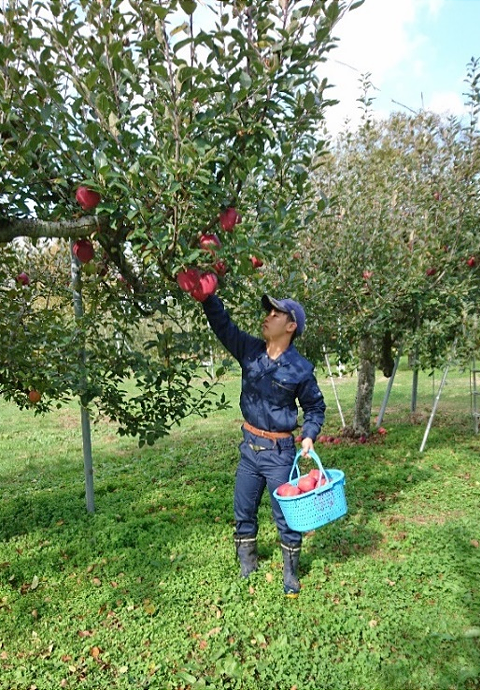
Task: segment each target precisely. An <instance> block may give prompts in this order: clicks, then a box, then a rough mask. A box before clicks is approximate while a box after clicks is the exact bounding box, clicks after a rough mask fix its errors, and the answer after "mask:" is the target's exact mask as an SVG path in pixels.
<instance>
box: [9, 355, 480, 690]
mask: <svg viewBox="0 0 480 690" xmlns="http://www.w3.org/2000/svg"><path fill="white" fill-rule="evenodd" d="M319 380H320V383H321V387H322V389H323V391H324V394H325V397H326V401H327V404H328V417H327V423H326V427H325V430H326V433H329V434H336V433H337V432H338V431H339V427H340V417H339V414H338V411H337V408H336V403H335V399H334V396H333V391H332V388H331V386H330V383H329V381H328V379H326V378H325V376H324V375H323V374H320V377H319ZM439 381H440V375H439V374H438V372H437V374H436V376H435V383H436V385H438V383H439ZM420 383H421V386H420V390H419V399H418V409H417V412H416V414H415V416H414V418H413V419H411V418H410V414H409V397H410V388H411V373H410V372H409V371H408V370H407V368H406V367H403V368H401V370H400V371H399V373H398V376H397V380H396V381H395V384H394V386H393V390H392V394H391V399H390V403H389V406H388V407H387V413H386V415H385V419H384V422H383V425H384V426H385V427H386V428H387V430H388V434H387V435H386V436H385V437H380V436H378V435H374V436H373V438H372V440H371V442H369V443H368V444H365V445H356V444H352V443H348V442H343V443H342V444H340V445H338V446H336V445H335V446H334V445H332V444H331V445H325V446H322V445H319V444H317V450H318V452H319V454H320V455H321V457H322V460H323V462H324V464H325V466H326V467H338V468H340V469H342V470H344V472H345V475H346V478H347V484H346V494H347V501H348V506H349V513H348V515H347V516H346V517H345V518H342V519H341V520H339V521H337V522H334V523H331V524H330V525H327V526H325V527H323V528H321V529H319V530H316V531H315V532H313V533H311V534H309V535H307V536H306V537H305V540H304V549H303V553H302V558H301V580H302V585H303V587H302V592H301V595H300V597H299V599H298V600H285V598H284V596H283V594H282V569H281V555H280V549H279V546H278V540H277V534H276V530H275V526H274V524H273V523H272V520H271V517H270V508H269V503H268V498H267V497H265V500H264V501H263V503H262V506H261V531H260V535H259V537H260V538H259V541H260V554H261V568H260V570H259V572H258V573H256V574H254V575H253V576H252V577H251V578H249V580H248V581H244V580H241V579H240V578H239V577H238V571H239V566H238V563H237V562H236V560H235V557H234V549H233V545H232V532H233V521H232V493H233V482H234V473H235V467H236V463H237V456H238V451H237V446H238V443H239V440H240V431H239V425H240V421H241V418H240V412H239V409H238V403H237V398H238V392H239V380H238V378H237V377H231V378H230V379H228V380H226V382H225V392H226V393H227V395H228V396H229V397H230V398H231V399H232V409H230V410H227V411H225V412H221V413H217V414H216V415H214V416H212V417H210V418H209V419H206V420H203V419H198V418H197V419H194V418H191V419H189V420H187V421H185V423H184V424H183V425H182V426H181V427H180V428H178V429H177V430H175V431H174V432H173V433H172V435H171V436H170V437H169V438H168V439H165V440H163V441H162V442H159V443H157V445H156V446H155V447H153V448H144V449H141V450H139V449H138V448H137V446H136V443H135V441H134V440H131V439H125V438H119V437H118V436H117V435H116V434H115V428H114V427H113V426H110V425H108V424H106V423H100V424H98V425H94V426H93V429H92V431H93V449H94V467H95V501H96V512H95V513H94V514H93V515H92V514H87V512H86V509H85V496H84V481H83V461H82V449H81V433H80V420H79V413H78V410H77V408H76V407H75V405H71V406H69V407H68V408H65V409H64V410H61V411H59V412H58V413H55V414H51V415H49V416H47V417H44V418H41V417H35V416H34V414H33V412H31V411H25V412H22V413H21V412H19V411H18V410H16V409H15V408H14V407H12V406H11V405H7V404H5V403H3V402H2V403H0V422H1V426H0V478H1V483H2V501H1V503H0V540H1V541H0V688H1V689H2V690H7V689H8V690H28V689H29V688H38V690H50V689H53V688H78V687H81V688H85V689H87V688H88V689H91V690H103V689H104V688H105V689H106V688H109V689H117V688H122V689H123V688H152V689H153V688H155V689H159V690H164V689H165V690H169V689H179V688H202V687H207V688H218V689H219V688H232V689H233V688H238V689H241V690H249V689H252V690H254V689H257V688H258V689H259V690H260V689H261V690H270V689H272V690H273V689H275V690H276V689H281V690H284V689H286V690H290V689H291V688H297V690H308V689H312V690H319V688H322V689H331V690H343V689H345V690H367V689H368V690H400V689H402V690H444V689H445V690H447V689H460V688H465V689H467V690H468V689H470V690H472V689H474V688H477V689H478V688H480V592H479V587H480V585H479V582H480V577H479V573H480V548H479V541H480V518H479V498H480V463H479V451H480V439H479V437H477V436H475V435H474V434H473V432H472V421H471V417H470V398H469V377H468V372H467V373H461V372H458V371H456V372H451V374H450V375H449V377H448V379H447V386H446V388H445V391H444V394H443V395H442V398H441V401H440V405H439V409H438V413H437V417H436V418H435V421H434V424H433V427H432V431H431V433H430V436H429V439H428V443H427V446H426V450H425V452H424V453H422V454H420V453H419V447H420V443H421V441H422V437H423V433H424V430H425V426H426V423H427V421H428V415H429V411H430V409H431V405H432V401H433V395H434V387H433V385H432V379H431V377H427V376H422V377H421V382H420ZM337 384H338V395H339V397H340V401H341V403H342V407H343V411H344V414H345V416H346V418H347V423H348V421H349V420H350V414H351V409H352V406H353V400H354V395H355V378H354V377H345V378H343V379H340V380H338V382H337ZM385 388H386V380H385V379H383V378H382V377H380V378H379V380H378V383H377V389H376V393H375V402H374V412H375V414H377V413H378V410H379V408H380V405H381V401H382V398H383V394H384V391H385Z"/></svg>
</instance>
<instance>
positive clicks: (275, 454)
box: [233, 430, 302, 545]
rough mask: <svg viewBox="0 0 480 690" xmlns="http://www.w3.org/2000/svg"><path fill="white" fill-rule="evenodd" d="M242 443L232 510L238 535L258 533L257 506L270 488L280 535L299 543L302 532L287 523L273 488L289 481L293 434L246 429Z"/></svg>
mask: <svg viewBox="0 0 480 690" xmlns="http://www.w3.org/2000/svg"><path fill="white" fill-rule="evenodd" d="M243 436H244V438H243V441H242V443H241V444H240V446H239V448H240V462H239V464H238V467H237V474H236V482H235V494H234V503H233V511H234V517H235V521H236V534H237V535H238V536H256V535H257V532H258V518H257V514H258V508H259V505H260V501H261V498H262V495H263V492H264V490H265V487H267V488H268V491H269V494H270V502H271V505H272V512H273V517H274V520H275V523H276V525H277V529H278V532H279V535H280V539H281V541H282V542H283V543H285V544H292V545H293V544H294V545H299V544H301V542H302V534H301V532H295V531H294V530H292V529H290V527H289V526H288V525H287V523H286V521H285V518H284V517H283V513H282V510H281V508H280V506H279V504H278V501H277V500H276V498H274V496H273V492H274V491H275V489H277V488H278V487H279V486H280V484H284V483H285V482H287V481H288V478H289V476H290V470H291V469H292V465H293V461H294V459H295V453H296V449H295V443H294V440H293V436H292V437H290V438H281V439H278V440H277V441H271V440H269V439H266V438H261V437H260V436H255V435H254V434H251V433H250V432H248V431H246V430H243Z"/></svg>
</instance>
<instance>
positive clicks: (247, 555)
mask: <svg viewBox="0 0 480 690" xmlns="http://www.w3.org/2000/svg"><path fill="white" fill-rule="evenodd" d="M233 539H234V541H235V548H236V549H237V556H238V558H239V560H240V568H241V570H240V574H241V576H242V577H248V576H249V575H250V573H253V572H254V571H255V570H258V553H257V538H256V537H248V536H244V537H239V536H237V535H235V536H234V537H233Z"/></svg>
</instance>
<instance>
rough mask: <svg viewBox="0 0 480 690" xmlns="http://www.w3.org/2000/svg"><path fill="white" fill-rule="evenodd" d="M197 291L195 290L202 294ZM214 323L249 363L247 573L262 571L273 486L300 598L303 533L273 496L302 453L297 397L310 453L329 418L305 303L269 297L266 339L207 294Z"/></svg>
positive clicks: (242, 495)
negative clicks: (265, 504)
mask: <svg viewBox="0 0 480 690" xmlns="http://www.w3.org/2000/svg"><path fill="white" fill-rule="evenodd" d="M194 296H195V295H194ZM200 301H202V303H203V309H204V312H205V314H206V316H207V319H208V322H209V323H210V326H211V327H212V329H213V331H214V333H215V334H216V336H217V337H218V338H219V340H220V341H221V343H222V344H223V345H224V347H225V348H226V349H227V350H228V351H229V352H230V353H231V354H232V355H233V357H235V359H237V360H238V362H239V363H240V366H241V368H242V391H241V395H240V408H241V410H242V414H243V417H244V423H243V426H242V431H243V441H242V443H241V444H240V462H239V464H238V468H237V473H236V482H235V493H234V516H235V522H236V530H235V534H234V541H235V546H236V550H237V554H238V557H239V560H240V565H241V575H242V577H248V576H249V575H250V573H252V572H253V571H255V570H257V569H258V554H257V532H258V519H257V514H258V508H259V505H260V500H261V498H262V494H263V492H264V490H265V488H268V491H269V493H270V501H271V505H272V512H273V517H274V519H275V523H276V525H277V529H278V532H279V535H280V541H281V548H282V555H283V565H284V567H283V584H284V591H285V594H286V595H287V596H292V597H295V596H298V593H299V591H300V583H299V581H298V575H297V569H298V562H299V558H300V550H301V545H302V534H301V533H300V532H295V531H293V530H291V529H290V528H289V527H288V525H287V523H286V521H285V518H284V516H283V513H282V510H281V508H280V506H279V504H278V502H277V500H276V499H275V497H274V496H273V492H274V491H275V489H277V488H278V487H279V486H280V485H281V484H284V483H285V482H287V481H288V478H289V474H290V470H291V468H292V465H293V461H294V459H295V454H296V450H295V441H294V436H293V431H294V429H295V428H296V427H297V425H298V407H297V401H298V403H299V404H300V407H301V408H302V410H303V413H304V422H303V431H302V441H301V444H302V455H304V456H306V455H307V454H308V451H309V450H311V449H312V448H313V444H314V441H315V439H316V437H317V435H318V433H319V431H320V429H321V427H322V425H323V422H324V419H325V402H324V399H323V395H322V392H321V391H320V389H319V387H318V385H317V381H316V379H315V376H314V374H313V365H312V364H311V363H310V362H309V361H308V360H307V359H305V358H304V357H302V356H301V355H300V354H299V352H298V351H297V350H296V348H295V347H294V345H293V340H294V339H295V337H297V336H299V335H301V334H302V333H303V331H304V328H305V312H304V310H303V307H302V306H301V305H300V304H299V303H298V302H295V301H294V300H293V299H290V298H288V299H280V300H277V299H273V298H272V297H270V296H269V295H263V297H262V306H263V308H264V309H265V310H266V312H267V315H266V317H265V319H264V320H263V324H262V333H263V338H257V337H255V336H253V335H249V334H248V333H246V332H244V331H242V330H240V328H239V327H238V326H237V325H236V324H235V323H233V321H232V320H231V318H230V315H229V313H228V311H227V310H226V309H225V307H224V305H223V303H222V301H221V300H220V298H219V297H218V296H216V295H215V294H210V295H209V296H208V297H206V298H204V299H202V300H200Z"/></svg>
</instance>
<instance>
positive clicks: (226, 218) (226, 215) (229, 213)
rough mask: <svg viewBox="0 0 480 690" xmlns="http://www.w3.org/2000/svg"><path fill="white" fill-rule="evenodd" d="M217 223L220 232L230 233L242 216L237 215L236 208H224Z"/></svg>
mask: <svg viewBox="0 0 480 690" xmlns="http://www.w3.org/2000/svg"><path fill="white" fill-rule="evenodd" d="M219 221H220V225H221V227H222V230H225V231H226V232H232V231H233V228H234V227H235V225H237V223H240V222H241V221H242V216H241V215H240V214H239V213H237V209H236V208H234V207H233V206H230V207H229V208H226V209H225V210H224V211H222V212H221V213H220V216H219Z"/></svg>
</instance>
